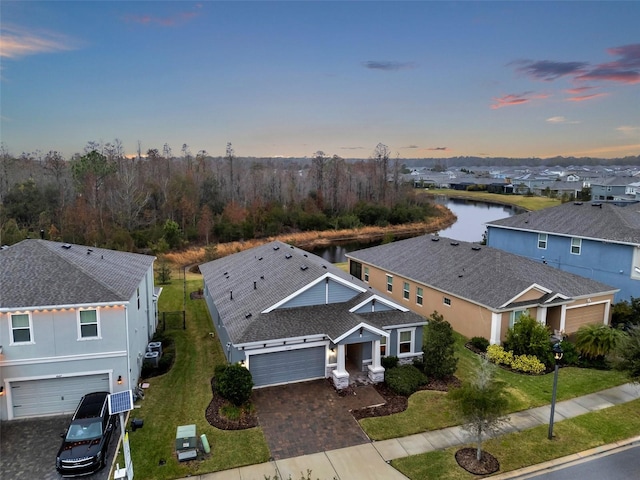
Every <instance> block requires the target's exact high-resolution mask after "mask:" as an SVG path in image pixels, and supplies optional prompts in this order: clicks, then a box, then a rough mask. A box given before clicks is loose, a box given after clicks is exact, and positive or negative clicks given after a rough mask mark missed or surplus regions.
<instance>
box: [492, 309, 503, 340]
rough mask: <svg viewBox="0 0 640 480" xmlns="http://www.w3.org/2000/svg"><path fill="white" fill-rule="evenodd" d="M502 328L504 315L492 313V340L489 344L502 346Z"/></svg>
mask: <svg viewBox="0 0 640 480" xmlns="http://www.w3.org/2000/svg"><path fill="white" fill-rule="evenodd" d="M501 327H502V314H500V313H496V312H492V313H491V338H490V339H489V343H490V344H491V345H500V333H501V332H500V330H501Z"/></svg>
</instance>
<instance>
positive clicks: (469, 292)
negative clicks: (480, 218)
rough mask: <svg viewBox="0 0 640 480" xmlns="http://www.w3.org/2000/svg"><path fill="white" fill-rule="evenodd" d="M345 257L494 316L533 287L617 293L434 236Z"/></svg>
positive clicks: (492, 251) (498, 252)
mask: <svg viewBox="0 0 640 480" xmlns="http://www.w3.org/2000/svg"><path fill="white" fill-rule="evenodd" d="M347 257H348V258H352V259H354V260H356V261H361V262H364V263H368V264H370V265H375V266H376V267H378V268H381V269H382V270H385V271H387V272H389V273H390V274H396V275H400V276H402V277H405V278H408V279H410V280H413V281H415V282H417V283H422V284H423V285H427V286H430V287H432V288H435V289H437V290H440V291H442V292H444V293H449V294H451V295H454V296H457V297H459V298H464V299H466V300H469V301H472V302H475V303H478V304H481V305H484V306H486V307H488V308H490V309H494V310H500V309H504V308H507V307H508V306H509V304H510V303H511V302H513V301H514V299H517V298H518V297H519V296H520V295H522V294H523V293H524V292H526V291H528V290H529V289H530V288H531V287H532V286H535V287H538V288H540V287H542V288H543V289H546V290H547V291H549V292H554V293H556V294H557V293H559V294H561V295H562V296H564V297H569V298H571V297H582V296H590V295H596V294H604V293H613V292H616V291H617V290H618V289H616V288H614V287H610V286H609V285H605V284H603V283H600V282H596V281H595V280H591V279H588V278H584V277H580V276H578V275H574V274H572V273H568V272H564V271H562V270H559V269H556V268H553V267H550V266H548V265H545V264H542V263H539V262H535V261H533V260H529V259H527V258H524V257H520V256H518V255H515V254H512V253H507V252H504V251H502V250H498V249H495V248H491V247H487V246H484V245H483V246H480V245H478V244H474V243H469V242H462V241H459V240H452V239H448V238H444V237H438V236H434V235H423V236H420V237H414V238H410V239H407V240H400V241H398V242H393V243H388V244H386V245H380V246H378V247H371V248H367V249H364V250H358V251H356V252H351V253H349V254H347ZM550 298H556V296H555V295H552V296H551V297H550ZM530 303H531V302H530Z"/></svg>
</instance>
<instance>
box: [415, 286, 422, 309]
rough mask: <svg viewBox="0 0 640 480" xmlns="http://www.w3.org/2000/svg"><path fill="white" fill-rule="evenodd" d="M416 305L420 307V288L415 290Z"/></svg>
mask: <svg viewBox="0 0 640 480" xmlns="http://www.w3.org/2000/svg"><path fill="white" fill-rule="evenodd" d="M416 303H417V304H418V305H422V288H420V287H418V288H416Z"/></svg>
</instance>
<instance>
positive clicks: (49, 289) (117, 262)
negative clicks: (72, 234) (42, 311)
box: [0, 239, 155, 310]
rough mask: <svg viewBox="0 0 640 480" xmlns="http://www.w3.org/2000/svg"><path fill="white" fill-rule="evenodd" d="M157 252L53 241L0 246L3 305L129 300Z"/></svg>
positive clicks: (0, 304)
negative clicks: (3, 247) (145, 252)
mask: <svg viewBox="0 0 640 480" xmlns="http://www.w3.org/2000/svg"><path fill="white" fill-rule="evenodd" d="M154 260H155V257H152V256H150V255H141V254H137V253H128V252H116V251H114V250H107V249H103V248H96V247H86V246H81V245H74V244H69V243H59V242H52V241H49V240H39V239H30V240H23V241H22V242H19V243H17V244H15V245H12V246H10V247H8V248H5V249H2V250H0V270H2V275H0V292H2V295H0V309H2V310H4V309H17V308H28V307H37V306H41V307H46V306H56V305H58V306H59V305H77V304H104V303H112V302H127V301H129V299H130V298H131V296H132V295H133V294H134V293H135V291H136V288H137V287H138V285H139V283H140V278H141V277H143V276H144V275H145V273H146V272H147V271H148V270H149V267H151V266H152V265H153V262H154Z"/></svg>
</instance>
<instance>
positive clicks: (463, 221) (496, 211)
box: [311, 196, 520, 263]
mask: <svg viewBox="0 0 640 480" xmlns="http://www.w3.org/2000/svg"><path fill="white" fill-rule="evenodd" d="M434 201H435V203H437V204H439V205H444V206H445V207H447V208H448V209H449V210H451V211H452V212H453V213H454V214H455V215H456V217H458V220H457V221H456V223H454V224H453V225H451V226H450V227H448V228H445V229H443V230H440V231H439V232H438V234H439V235H442V236H443V237H447V238H454V239H456V240H462V241H464V242H481V241H482V239H483V234H484V232H485V230H486V228H485V226H484V224H485V223H488V222H492V221H494V220H499V219H501V218H506V217H511V216H513V215H515V214H516V213H518V212H519V211H520V210H519V208H518V207H514V206H511V205H499V204H496V203H486V202H478V201H475V200H463V199H457V198H448V197H445V196H438V197H436V198H435V200H434ZM380 243H381V242H370V243H361V242H353V243H345V244H342V245H331V246H328V247H322V248H318V249H315V250H312V251H311V253H314V254H316V255H318V256H320V257H322V258H324V259H325V260H327V261H329V262H331V263H338V262H346V261H347V259H346V257H345V255H346V254H347V253H349V252H353V251H354V250H359V249H361V248H367V247H374V246H376V245H379V244H380Z"/></svg>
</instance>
